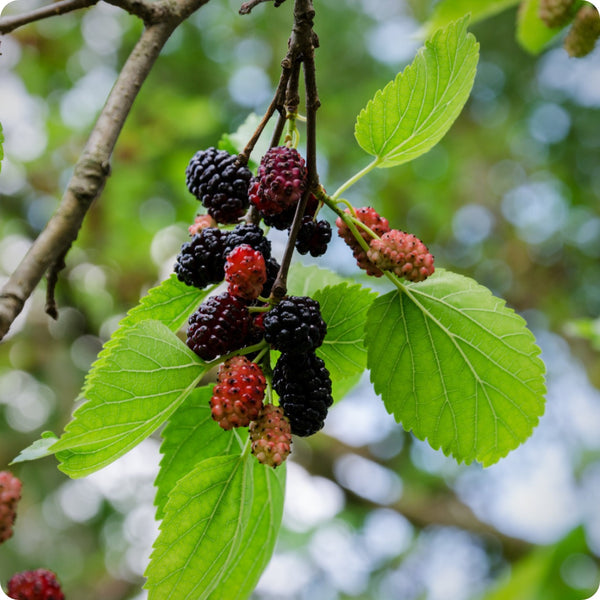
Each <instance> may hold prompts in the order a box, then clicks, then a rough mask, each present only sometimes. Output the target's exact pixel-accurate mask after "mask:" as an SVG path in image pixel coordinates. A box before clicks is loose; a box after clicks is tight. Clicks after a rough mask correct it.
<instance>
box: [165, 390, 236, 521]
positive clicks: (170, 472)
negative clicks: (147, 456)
mask: <svg viewBox="0 0 600 600" xmlns="http://www.w3.org/2000/svg"><path fill="white" fill-rule="evenodd" d="M212 389H213V386H212V385H209V386H206V387H202V388H197V389H195V390H194V391H193V392H192V393H191V394H190V395H189V396H188V398H186V400H185V402H184V403H183V404H182V405H181V406H180V407H179V408H178V409H177V410H176V411H175V412H174V413H173V415H172V416H171V418H170V420H169V423H168V425H167V426H166V427H165V428H164V430H163V432H162V437H163V443H162V445H161V447H160V451H161V454H162V455H163V458H162V460H161V462H160V471H159V473H158V476H157V477H156V481H155V485H156V488H157V490H156V498H155V501H154V503H155V504H156V506H157V507H158V508H157V513H156V517H157V519H161V518H162V517H163V515H164V508H165V505H166V503H167V499H168V496H169V493H170V492H171V490H172V489H173V488H174V487H175V485H176V483H177V482H178V481H179V480H180V479H181V478H182V477H183V476H184V475H186V474H187V473H189V472H190V471H191V470H192V469H193V468H194V467H195V466H196V464H197V463H199V462H201V461H203V460H205V459H207V458H210V457H212V456H220V455H223V454H234V453H235V451H236V449H237V450H238V451H239V450H240V448H239V443H238V440H239V439H240V438H239V435H237V432H234V431H225V430H224V429H222V428H221V427H219V425H218V424H217V423H216V422H215V421H214V420H213V418H212V416H211V412H210V405H209V402H210V397H211V395H212Z"/></svg>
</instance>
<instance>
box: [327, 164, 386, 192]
mask: <svg viewBox="0 0 600 600" xmlns="http://www.w3.org/2000/svg"><path fill="white" fill-rule="evenodd" d="M380 162H381V161H380V159H379V157H375V158H374V159H373V160H372V161H371V162H370V163H369V164H368V165H367V166H366V167H365V168H364V169H361V170H360V171H359V172H358V173H356V174H354V175H353V176H352V177H350V179H348V180H347V181H346V182H344V183H342V185H341V186H340V187H339V188H338V189H337V190H336V191H335V192H334V194H333V196H331V198H332V199H333V200H337V199H338V198H339V197H340V196H341V195H342V194H343V193H344V192H345V191H346V190H347V189H348V188H349V187H351V186H353V185H354V184H355V183H356V182H357V181H359V180H360V179H362V178H363V177H364V176H365V175H366V174H367V173H370V172H371V171H372V170H373V169H374V168H375V167H377V166H378V165H379V163H380Z"/></svg>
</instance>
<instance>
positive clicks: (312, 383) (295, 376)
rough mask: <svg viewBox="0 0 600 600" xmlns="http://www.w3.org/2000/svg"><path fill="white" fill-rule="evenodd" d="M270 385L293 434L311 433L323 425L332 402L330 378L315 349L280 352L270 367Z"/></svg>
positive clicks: (304, 434)
mask: <svg viewBox="0 0 600 600" xmlns="http://www.w3.org/2000/svg"><path fill="white" fill-rule="evenodd" d="M273 388H274V389H275V391H276V392H277V393H278V394H279V404H280V406H281V407H282V408H283V412H284V414H285V416H286V417H287V418H288V419H289V421H290V425H291V428H292V433H293V434H294V435H299V436H308V435H312V434H313V433H316V432H317V431H319V430H320V429H321V428H322V427H323V425H324V423H325V417H326V416H327V410H328V408H329V407H330V406H331V405H332V404H333V398H332V396H331V378H330V376H329V371H328V370H327V369H326V367H325V363H324V362H323V360H322V359H320V358H319V357H318V356H317V355H316V354H315V353H314V352H307V353H305V354H288V353H283V354H282V355H281V356H280V357H279V360H278V361H277V364H276V365H275V369H274V370H273Z"/></svg>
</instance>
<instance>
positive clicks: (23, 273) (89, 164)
mask: <svg viewBox="0 0 600 600" xmlns="http://www.w3.org/2000/svg"><path fill="white" fill-rule="evenodd" d="M133 1H136V0H133ZM208 1H209V0H179V1H177V2H172V1H170V0H163V1H161V2H156V3H155V7H156V13H155V14H156V15H160V16H161V20H160V21H159V22H157V23H155V24H153V25H150V26H148V27H146V28H145V29H144V31H143V33H142V35H141V36H140V39H139V40H138V42H137V44H136V45H135V47H134V48H133V50H132V52H131V54H130V55H129V57H128V59H127V60H126V62H125V64H124V65H123V68H122V70H121V72H120V73H119V76H118V77H117V80H116V82H115V85H114V87H113V89H112V91H111V92H110V95H109V96H108V99H107V101H106V104H105V105H104V108H103V109H102V111H101V113H100V115H99V117H98V120H97V121H96V124H95V125H94V128H93V130H92V132H91V134H90V137H89V139H88V141H87V144H86V146H85V148H84V150H83V152H82V154H81V156H80V158H79V160H78V161H77V163H76V165H75V168H74V171H73V175H72V177H71V180H70V181H69V183H68V185H67V189H66V191H65V193H64V195H63V198H62V200H61V202H60V204H59V206H58V209H57V210H56V212H55V213H54V214H53V215H52V217H51V218H50V220H49V221H48V224H47V225H46V227H45V228H44V230H43V231H42V232H41V233H40V235H39V236H38V237H37V239H36V240H35V241H34V242H33V244H32V245H31V247H30V248H29V251H28V252H27V254H26V255H25V257H24V258H23V260H22V261H21V262H20V264H19V265H18V266H17V268H16V269H15V271H14V272H13V273H12V275H11V276H10V277H9V279H8V281H7V282H6V283H5V285H4V287H3V288H2V290H0V339H2V338H3V337H4V336H5V335H6V333H7V332H8V330H9V328H10V326H11V325H12V323H13V321H14V320H15V319H16V317H17V316H18V315H19V313H20V312H21V311H22V309H23V306H24V305H25V301H26V300H27V299H28V298H29V296H30V295H31V294H32V293H33V291H34V289H35V288H36V286H37V285H38V283H39V282H40V280H41V279H42V277H43V276H44V274H45V273H46V272H47V271H48V270H49V269H50V276H51V280H54V278H55V277H56V272H57V267H58V265H60V263H61V261H62V258H63V257H64V255H65V253H66V252H67V251H68V249H69V247H70V245H71V244H72V243H73V241H74V240H75V239H76V238H77V235H78V232H79V229H80V228H81V226H82V223H83V220H84V218H85V216H86V214H87V211H88V209H89V208H90V205H91V204H92V202H93V201H94V200H95V199H96V198H98V196H99V195H100V193H101V192H102V189H103V188H104V184H105V182H106V179H107V177H108V175H109V172H110V166H109V165H110V158H111V155H112V152H113V149H114V147H115V144H116V142H117V139H118V137H119V134H120V132H121V129H122V127H123V125H124V123H125V120H126V119H127V116H128V114H129V112H130V110H131V107H132V104H133V101H134V100H135V98H136V96H137V94H138V92H139V90H140V88H141V86H142V84H143V82H144V80H145V79H146V77H147V76H148V74H149V73H150V70H151V69H152V66H153V65H154V63H155V62H156V60H157V58H158V55H159V54H160V51H161V49H162V47H163V46H164V45H165V43H166V42H167V40H168V39H169V37H170V36H171V34H172V33H173V31H174V30H175V29H176V28H177V26H178V25H179V24H181V23H182V22H183V21H184V20H185V19H187V18H188V17H189V16H190V15H191V14H192V13H193V12H195V11H196V10H197V9H198V8H200V7H201V6H203V5H204V4H206V3H207V2H208ZM129 2H130V3H131V0H129Z"/></svg>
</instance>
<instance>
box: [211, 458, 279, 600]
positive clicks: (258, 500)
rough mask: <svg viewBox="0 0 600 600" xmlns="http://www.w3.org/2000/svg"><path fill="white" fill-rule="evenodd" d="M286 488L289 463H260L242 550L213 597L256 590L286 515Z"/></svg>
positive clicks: (229, 598)
mask: <svg viewBox="0 0 600 600" xmlns="http://www.w3.org/2000/svg"><path fill="white" fill-rule="evenodd" d="M252 459H254V457H252ZM255 462H256V461H255ZM284 488H285V466H283V467H278V468H277V469H272V468H271V467H265V466H264V465H261V464H258V462H257V463H256V465H255V467H254V498H253V500H252V508H251V510H250V516H249V518H248V524H247V526H246V529H245V531H244V537H243V539H242V542H241V544H240V550H239V552H238V553H237V554H236V556H235V557H233V558H232V560H231V561H230V563H229V565H228V567H227V571H226V572H225V573H224V574H223V577H222V579H221V580H220V581H219V584H218V586H217V587H216V589H215V590H214V592H213V593H212V594H211V595H210V600H244V599H246V598H249V597H250V595H251V594H252V592H253V590H254V588H255V587H256V584H257V583H258V580H259V579H260V576H261V575H262V572H263V571H264V570H265V568H266V567H267V565H268V564H269V561H270V560H271V556H272V554H273V550H274V549H275V542H276V541H277V536H278V533H279V528H280V526H281V518H282V516H283V501H284Z"/></svg>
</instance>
